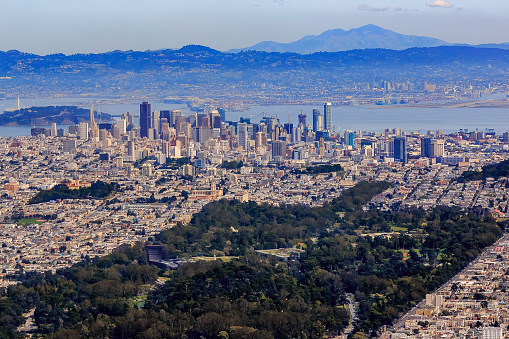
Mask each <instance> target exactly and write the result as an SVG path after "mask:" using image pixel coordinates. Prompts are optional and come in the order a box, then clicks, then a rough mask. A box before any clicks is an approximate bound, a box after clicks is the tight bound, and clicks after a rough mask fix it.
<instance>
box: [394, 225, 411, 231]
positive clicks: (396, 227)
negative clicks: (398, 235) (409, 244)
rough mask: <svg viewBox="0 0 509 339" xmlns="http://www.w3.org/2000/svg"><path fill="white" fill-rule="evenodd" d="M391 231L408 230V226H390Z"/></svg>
mask: <svg viewBox="0 0 509 339" xmlns="http://www.w3.org/2000/svg"><path fill="white" fill-rule="evenodd" d="M391 231H393V232H408V228H406V227H398V226H391Z"/></svg>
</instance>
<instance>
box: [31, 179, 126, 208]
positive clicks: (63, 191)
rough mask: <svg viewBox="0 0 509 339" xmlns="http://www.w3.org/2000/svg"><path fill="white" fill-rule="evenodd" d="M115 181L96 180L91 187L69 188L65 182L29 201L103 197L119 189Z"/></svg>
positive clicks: (40, 201) (34, 202)
mask: <svg viewBox="0 0 509 339" xmlns="http://www.w3.org/2000/svg"><path fill="white" fill-rule="evenodd" d="M118 187H119V185H118V184H117V183H115V182H110V183H108V182H104V181H95V182H93V183H92V184H91V185H90V187H81V188H79V189H69V187H67V186H66V185H65V184H59V185H56V186H54V187H53V188H52V189H49V190H42V191H39V192H38V193H37V194H36V195H35V196H33V197H32V198H31V199H30V200H29V201H28V203H29V204H39V203H42V202H48V201H51V200H56V199H102V198H106V197H107V196H109V195H110V194H111V193H113V192H115V191H116V190H117V189H118Z"/></svg>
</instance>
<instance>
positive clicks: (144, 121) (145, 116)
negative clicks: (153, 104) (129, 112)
mask: <svg viewBox="0 0 509 339" xmlns="http://www.w3.org/2000/svg"><path fill="white" fill-rule="evenodd" d="M149 128H152V112H151V111H150V104H149V103H148V102H146V101H145V102H143V103H142V104H141V105H140V138H148V130H149Z"/></svg>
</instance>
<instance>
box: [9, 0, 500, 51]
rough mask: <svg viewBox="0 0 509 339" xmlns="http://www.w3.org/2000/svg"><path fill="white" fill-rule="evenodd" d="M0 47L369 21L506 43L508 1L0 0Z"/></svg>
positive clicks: (241, 39)
mask: <svg viewBox="0 0 509 339" xmlns="http://www.w3.org/2000/svg"><path fill="white" fill-rule="evenodd" d="M1 13H2V19H1V20H0V30H1V32H2V35H1V39H0V50H3V51H6V50H10V49H17V50H20V51H23V52H30V53H37V54H50V53H65V54H72V53H97V52H105V51H112V50H117V49H119V50H130V49H133V50H147V49H152V50H154V49H164V48H180V47H182V46H184V45H188V44H200V45H205V46H209V47H212V48H215V49H218V50H228V49H231V48H241V47H247V46H251V45H253V44H255V43H258V42H261V41H265V40H272V41H277V42H290V41H295V40H298V39H300V38H302V37H303V36H305V35H317V34H320V33H322V32H323V31H326V30H328V29H334V28H342V29H345V30H348V29H351V28H357V27H360V26H363V25H367V24H375V25H379V26H381V27H383V28H386V29H390V30H393V31H395V32H398V33H402V34H412V35H422V36H429V37H434V38H439V39H442V40H445V41H448V42H452V43H470V44H479V43H489V42H497V43H499V42H509V1H507V0H450V1H449V0H361V1H359V2H357V1H351V0H3V1H2V7H1Z"/></svg>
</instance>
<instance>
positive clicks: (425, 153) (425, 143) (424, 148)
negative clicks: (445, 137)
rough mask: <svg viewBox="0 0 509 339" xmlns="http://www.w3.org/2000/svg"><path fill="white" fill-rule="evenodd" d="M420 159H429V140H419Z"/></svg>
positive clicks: (428, 138) (427, 138)
mask: <svg viewBox="0 0 509 339" xmlns="http://www.w3.org/2000/svg"><path fill="white" fill-rule="evenodd" d="M421 157H424V158H431V138H430V137H425V138H421Z"/></svg>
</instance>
